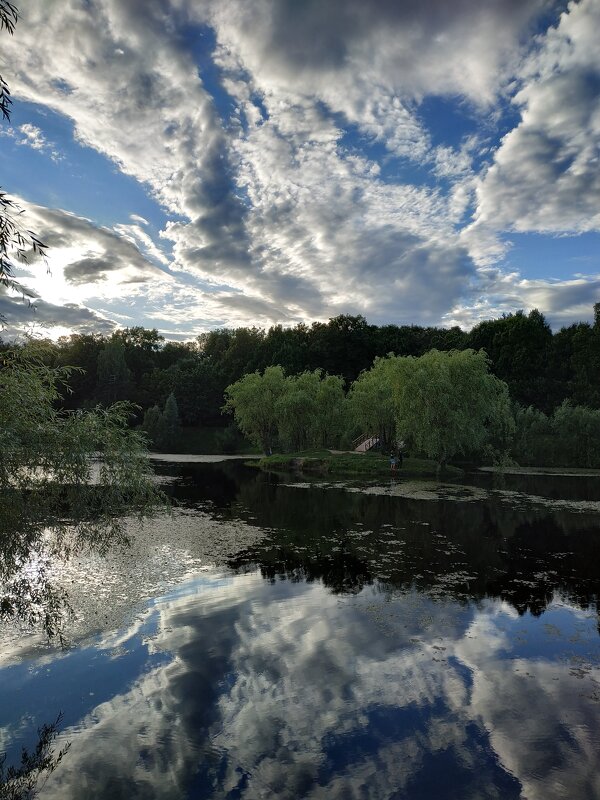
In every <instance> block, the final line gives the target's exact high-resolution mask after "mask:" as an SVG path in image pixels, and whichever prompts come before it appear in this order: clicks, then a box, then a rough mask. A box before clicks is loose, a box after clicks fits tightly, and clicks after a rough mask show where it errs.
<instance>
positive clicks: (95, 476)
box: [0, 345, 161, 635]
mask: <svg viewBox="0 0 600 800" xmlns="http://www.w3.org/2000/svg"><path fill="white" fill-rule="evenodd" d="M42 355H43V354H42ZM42 355H41V354H40V353H39V350H37V349H36V348H35V347H34V346H32V345H29V346H28V347H26V348H21V349H19V350H16V351H7V352H5V353H3V354H2V357H1V361H0V587H1V588H0V618H2V617H20V618H22V619H24V620H26V621H28V622H36V621H38V622H41V624H42V625H43V627H44V629H45V630H46V631H47V633H48V634H50V635H51V634H55V633H59V632H60V624H61V615H62V612H63V610H64V606H65V603H64V593H63V592H62V590H61V589H60V588H57V587H56V586H54V585H53V583H52V582H51V581H50V579H49V578H48V575H47V573H46V571H45V567H44V564H45V563H46V560H45V559H46V556H45V552H46V548H47V547H48V546H50V545H49V541H50V540H49V539H48V538H47V537H46V536H42V534H43V533H44V531H45V532H46V533H47V534H51V540H52V548H53V552H58V553H66V552H69V551H70V550H71V549H73V548H77V547H86V548H90V547H92V548H94V549H96V550H100V551H102V550H104V549H105V548H106V547H108V546H109V545H110V544H112V543H115V542H122V541H124V540H125V536H124V522H123V515H124V514H131V513H137V514H139V515H140V516H142V515H144V514H148V513H152V512H153V511H154V510H155V509H156V508H157V507H158V506H159V505H160V502H161V501H160V495H159V494H158V493H157V492H156V490H155V488H154V485H153V483H152V480H151V472H150V468H149V465H148V460H147V458H146V455H145V450H144V446H143V440H142V438H141V437H140V435H139V434H137V433H135V432H133V431H131V430H129V428H128V423H129V419H130V417H131V413H132V411H131V407H130V406H129V405H128V404H127V403H117V404H115V405H113V406H111V407H110V408H106V409H100V408H99V409H96V410H94V411H88V412H83V411H79V412H76V413H67V412H65V411H62V410H61V409H60V406H59V403H60V396H61V391H65V387H66V383H67V381H68V379H69V375H70V373H71V371H70V370H69V369H68V368H65V367H59V368H52V367H48V366H46V365H45V364H44V361H43V357H42ZM32 558H33V560H34V563H37V565H38V571H37V573H35V574H34V572H35V571H34V572H32V571H31V570H29V571H28V570H27V569H26V567H27V565H28V564H29V563H30V561H31V559H32ZM24 570H25V571H24Z"/></svg>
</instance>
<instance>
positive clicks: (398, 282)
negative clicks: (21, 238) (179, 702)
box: [3, 0, 600, 334]
mask: <svg viewBox="0 0 600 800" xmlns="http://www.w3.org/2000/svg"><path fill="white" fill-rule="evenodd" d="M599 22H600V0H580V2H571V3H569V4H568V5H565V4H562V3H559V2H551V0H495V1H494V2H491V3H486V4H481V3H475V2H473V1H472V0H459V2H456V3H452V4H449V3H447V2H445V1H443V0H432V2H430V3H428V4H423V3H418V2H405V3H394V2H388V0H379V1H378V2H374V3H369V4H365V3H363V2H359V0H350V1H349V2H348V1H346V2H342V0H339V2H338V0H334V1H333V2H331V3H327V4H316V3H301V4H299V3H296V2H292V0H289V2H275V0H249V1H248V2H242V0H218V2H217V0H214V1H211V0H205V1H204V2H201V3H196V2H191V1H190V0H171V2H170V3H163V2H158V1H155V2H145V3H140V2H139V0H97V2H95V3H94V4H87V3H83V2H81V0H68V2H63V1H62V0H61V1H60V2H59V1H58V0H46V1H45V2H42V0H34V1H33V2H31V3H29V4H27V6H26V7H24V8H23V9H22V17H21V19H20V21H19V25H18V27H17V31H16V33H15V36H14V37H13V38H12V39H9V38H8V37H6V36H5V37H4V43H3V46H4V48H5V52H6V57H5V60H6V63H7V68H6V70H5V72H6V77H7V78H8V79H9V81H10V85H11V88H12V90H13V93H14V95H15V97H16V99H17V103H18V102H19V101H27V102H28V103H29V105H28V106H27V108H28V109H32V113H33V110H36V109H39V110H40V113H41V114H42V116H40V114H38V115H37V116H36V117H35V123H34V122H33V121H26V122H24V123H21V124H20V125H19V126H18V127H15V128H14V129H9V135H8V136H7V137H5V139H4V141H5V142H8V143H11V142H13V143H14V147H15V148H16V150H15V152H17V151H18V153H19V154H20V157H21V158H23V159H25V156H26V154H27V150H28V148H27V147H20V146H19V145H22V144H27V145H29V148H34V149H35V150H36V151H37V153H39V154H40V155H41V154H45V157H47V158H48V159H50V160H52V159H55V160H56V159H60V164H61V169H74V170H75V169H76V170H79V169H82V167H80V166H79V165H78V163H77V160H78V159H84V155H82V154H84V153H85V148H78V147H77V144H76V143H79V144H80V145H84V146H85V147H87V148H92V149H93V150H94V151H97V152H98V153H100V154H102V155H103V156H104V157H105V158H106V159H108V161H109V162H112V164H113V165H115V166H116V168H117V169H118V170H119V171H120V172H121V173H123V174H125V175H127V176H130V177H131V178H133V179H134V180H135V181H137V182H139V184H140V185H141V186H142V187H144V189H145V191H146V192H147V193H148V195H149V196H150V197H151V198H153V199H154V200H155V201H156V204H157V207H156V211H157V213H156V222H155V223H154V224H150V223H149V221H148V219H149V210H148V209H147V208H144V209H143V210H142V209H139V208H136V207H134V206H132V207H131V208H130V209H129V214H128V215H127V216H129V215H131V216H130V218H129V219H124V218H122V217H121V216H115V217H114V218H113V219H111V220H110V233H107V234H106V235H107V236H108V235H110V236H111V237H112V239H111V240H110V246H109V241H108V239H106V238H104V239H103V240H101V237H102V232H103V231H107V230H108V229H107V228H105V227H102V226H99V225H96V226H92V224H91V223H89V224H90V225H91V226H92V227H95V229H96V231H99V232H100V233H95V234H94V235H93V236H92V238H94V239H95V241H96V242H97V244H98V246H99V247H100V252H97V250H94V248H93V247H90V248H88V250H86V251H85V252H82V253H81V256H80V257H77V258H76V257H73V258H71V259H70V260H69V261H68V263H67V262H65V260H64V258H62V256H57V255H56V254H55V253H54V251H51V265H52V272H53V274H54V275H58V274H59V273H60V276H61V277H60V280H64V282H65V283H66V284H69V286H70V287H71V291H72V294H69V293H68V292H66V291H65V292H64V293H63V294H64V296H63V295H61V296H60V298H59V297H58V295H57V294H56V293H55V294H54V295H52V296H51V298H50V299H54V300H57V301H60V302H65V299H67V300H69V299H70V300H77V301H78V302H85V303H86V304H88V305H90V307H92V308H94V307H95V308H97V309H100V306H98V305H96V306H95V305H94V304H95V303H96V304H97V302H98V301H97V300H95V299H94V295H93V292H91V291H89V290H86V293H85V294H84V293H82V287H84V286H85V287H89V286H92V285H95V286H96V287H97V286H98V285H99V284H100V283H104V284H106V288H105V289H104V290H103V292H102V293H101V294H102V309H103V310H107V309H109V310H110V311H111V312H112V313H114V314H115V316H116V318H119V319H122V320H123V321H125V322H126V321H127V320H130V321H132V322H135V321H138V322H140V321H141V322H143V323H144V324H156V325H158V326H159V327H161V328H162V329H164V330H169V329H170V330H173V329H174V328H176V329H177V331H179V332H180V333H181V334H184V333H185V332H186V331H187V332H188V333H189V334H192V333H194V332H197V331H199V330H201V329H203V328H206V327H212V326H215V325H223V324H225V325H235V324H243V323H249V324H252V323H258V324H262V325H268V324H270V323H272V322H283V323H284V324H293V323H295V322H297V321H301V320H308V319H314V318H326V317H328V316H331V315H334V314H338V313H363V314H365V315H366V316H367V318H368V319H369V320H370V321H372V322H390V321H393V322H417V323H419V322H421V323H433V324H436V323H446V324H447V323H451V322H456V321H459V322H461V323H462V324H467V325H468V324H472V323H473V322H475V321H477V319H479V318H481V317H483V316H486V315H487V314H489V313H494V312H495V310H497V309H502V310H515V309H516V308H519V307H525V308H531V307H532V306H533V305H534V304H539V305H540V306H541V308H542V310H544V311H547V312H550V314H551V318H552V321H553V322H554V323H561V322H565V321H566V322H568V321H572V320H573V319H579V318H581V317H582V316H583V317H588V316H589V315H590V313H591V305H592V302H593V301H594V299H599V297H600V295H599V294H598V281H597V278H596V277H595V276H596V275H597V274H600V263H599V261H598V258H597V257H592V263H591V270H592V271H591V273H590V274H588V275H587V276H585V277H583V278H581V277H578V276H577V275H576V274H575V271H574V270H572V269H571V268H570V265H568V264H567V265H564V266H563V267H562V268H561V270H560V274H559V281H558V283H557V282H554V281H549V280H548V278H549V276H550V273H548V274H547V275H544V274H539V273H538V274H535V275H534V274H529V273H528V270H529V265H528V259H527V257H526V256H524V257H523V258H522V262H521V263H518V264H516V265H511V268H508V267H507V265H506V263H505V258H506V255H507V253H508V252H509V251H510V236H511V234H513V233H520V234H528V235H535V234H543V235H545V236H550V235H558V234H560V235H563V234H569V235H576V234H581V233H582V232H587V233H595V232H597V231H598V228H599V224H600V218H599V216H598V208H599V205H598V200H599V189H600V185H599V184H598V180H599V179H598V169H597V164H598V149H599V147H600V122H599V120H600V116H599V97H600V56H599V55H598V48H597V47H596V46H595V40H594V32H595V31H596V30H597V29H598V25H599ZM58 42H60V46H59V45H58V44H57V43H58ZM48 111H52V112H57V113H58V114H59V115H61V116H64V117H66V118H67V119H69V120H70V121H71V123H72V126H73V137H74V142H75V143H74V142H73V140H72V139H71V140H69V141H67V140H66V139H64V134H63V140H61V141H59V140H58V139H59V137H58V136H57V134H56V132H55V130H49V131H48V132H46V130H45V128H44V124H43V123H44V117H43V113H47V112H48ZM30 152H31V151H30ZM65 154H66V155H65ZM23 163H24V164H25V162H23ZM82 163H83V162H82ZM86 163H87V162H86ZM57 168H58V167H57ZM85 168H87V169H92V167H89V166H86V167H85ZM23 169H26V166H24V167H23ZM93 169H94V170H98V169H99V167H98V164H97V162H94V166H93ZM105 169H106V174H107V175H108V174H109V172H108V171H109V165H108V163H106V166H105ZM56 180H57V184H56V187H55V193H56V197H57V201H58V202H57V205H62V206H63V207H70V208H71V209H72V210H76V207H75V206H73V205H70V201H69V198H67V197H65V198H61V188H60V187H61V182H60V177H59V176H58V174H57V176H56ZM106 182H107V185H108V186H109V187H110V179H109V178H106ZM9 188H10V187H9ZM109 191H110V189H109ZM115 191H118V190H117V189H115ZM24 195H25V196H26V197H27V199H28V200H30V201H34V202H35V201H36V200H38V198H36V196H34V195H35V191H33V190H32V189H31V188H30V189H29V191H27V192H24ZM38 202H39V200H38ZM159 208H160V209H162V211H160V210H159ZM138 212H140V213H138ZM53 213H55V212H54V211H53V210H52V209H50V208H47V209H46V210H45V212H43V211H42V210H41V208H40V207H39V206H38V214H39V215H41V216H45V222H46V223H47V224H46V226H45V228H44V229H45V231H46V232H47V233H48V234H49V239H50V240H51V241H49V244H51V243H52V241H56V236H58V238H59V241H60V244H61V246H62V247H64V248H66V247H69V246H70V244H68V243H67V241H66V239H65V236H67V232H66V231H65V230H64V229H61V228H60V225H61V224H64V216H60V213H62V212H56V213H59V217H60V219H59V220H57V224H58V227H59V233H57V234H56V236H54V235H53V232H52V225H53V224H54V222H55V221H54V219H53V217H52V214H53ZM165 213H166V215H167V220H166V222H165V219H164V214H165ZM150 216H151V215H150ZM73 219H75V217H73ZM102 221H103V224H104V225H105V224H106V211H104V212H103V215H102ZM61 230H62V234H61V233H60V231H61ZM68 236H70V237H72V239H70V240H69V241H72V240H75V239H76V240H77V242H78V246H80V244H81V243H80V238H81V231H80V229H78V228H77V227H76V225H75V223H74V222H73V223H72V225H71V227H70V228H69V231H68ZM90 236H91V234H90ZM77 237H79V239H78V238H77ZM99 237H100V238H99ZM507 237H509V238H508V239H507ZM574 241H576V240H574ZM599 241H600V240H599ZM595 245H597V242H593V243H592V244H591V245H590V247H591V248H592V251H593V249H594V246H595ZM574 247H576V245H575V244H574ZM113 256H114V257H113ZM61 259H62V260H61ZM515 267H516V269H515ZM152 268H156V269H157V270H159V271H158V272H154V273H153V272H152ZM554 276H555V275H554ZM115 278H117V280H118V281H119V282H120V283H121V284H125V283H129V284H130V285H132V284H133V283H134V282H135V283H136V284H137V286H136V287H135V288H134V289H133V290H132V291H130V292H128V294H127V298H125V297H124V293H123V291H122V290H119V291H120V294H119V296H113V297H110V291H109V289H108V285H109V284H110V285H114V281H115ZM32 280H33V286H34V288H35V289H36V290H37V291H40V292H42V293H43V294H44V296H46V294H45V290H46V288H47V286H48V282H47V281H38V280H36V279H32ZM577 281H579V283H577ZM575 285H580V286H583V287H584V288H585V289H586V290H589V291H590V294H589V297H588V299H587V302H583V301H582V300H581V298H580V297H577V299H576V300H573V298H574V291H573V287H574V286H575ZM116 294H117V293H116V292H113V295H116ZM107 303H108V305H107ZM184 309H186V310H187V318H186V317H185V316H183V312H184Z"/></svg>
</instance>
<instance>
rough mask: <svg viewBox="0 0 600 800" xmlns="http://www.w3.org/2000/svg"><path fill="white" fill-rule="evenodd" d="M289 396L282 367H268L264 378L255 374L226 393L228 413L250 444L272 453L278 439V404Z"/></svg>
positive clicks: (231, 386) (225, 406)
mask: <svg viewBox="0 0 600 800" xmlns="http://www.w3.org/2000/svg"><path fill="white" fill-rule="evenodd" d="M284 392H285V375H284V373H283V370H282V369H281V367H267V369H266V370H265V371H264V373H263V374H262V375H261V374H260V373H259V372H252V373H250V374H249V375H245V376H244V377H243V378H241V379H240V380H239V381H236V382H235V383H233V384H231V385H230V386H228V387H227V388H226V389H225V405H224V407H223V410H224V411H230V412H232V413H233V415H234V418H235V421H236V423H237V425H238V427H239V429H240V430H241V431H242V433H243V434H245V435H246V436H247V437H248V438H249V439H250V441H252V442H254V443H255V444H256V445H257V446H258V447H262V449H263V451H264V452H265V453H269V452H271V450H272V449H273V446H274V444H275V442H276V439H277V432H278V431H277V403H278V401H279V399H280V398H281V397H282V395H283V394H284Z"/></svg>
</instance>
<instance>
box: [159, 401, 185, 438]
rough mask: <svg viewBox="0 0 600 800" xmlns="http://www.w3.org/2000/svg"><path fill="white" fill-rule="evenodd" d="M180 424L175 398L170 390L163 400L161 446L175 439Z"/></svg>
mask: <svg viewBox="0 0 600 800" xmlns="http://www.w3.org/2000/svg"><path fill="white" fill-rule="evenodd" d="M180 424H181V422H180V419H179V408H178V407H177V400H176V399H175V395H174V394H173V392H171V394H170V395H169V396H168V397H167V400H166V402H165V409H164V411H163V415H162V428H163V430H162V433H163V442H162V446H163V447H164V446H165V445H168V444H169V443H170V442H174V441H175V440H176V439H177V436H178V435H179V428H180Z"/></svg>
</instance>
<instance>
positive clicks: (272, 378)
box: [225, 366, 345, 453]
mask: <svg viewBox="0 0 600 800" xmlns="http://www.w3.org/2000/svg"><path fill="white" fill-rule="evenodd" d="M225 396H226V398H227V402H226V404H225V410H226V411H232V412H233V413H234V417H235V420H236V422H237V424H238V426H239V428H240V430H241V431H242V432H243V433H244V434H246V436H248V438H249V439H251V441H253V442H254V443H255V444H257V445H258V446H260V447H262V448H263V450H264V452H265V453H269V452H270V451H271V450H272V449H273V447H275V446H276V444H277V443H279V444H280V445H281V446H283V447H284V448H288V449H296V450H297V449H304V448H306V447H311V446H321V445H323V444H325V445H327V444H331V445H335V444H337V443H338V442H339V439H340V436H341V435H342V433H343V428H344V422H343V421H344V405H345V398H344V391H343V380H342V378H339V377H334V376H331V375H325V376H323V374H322V372H321V370H315V371H314V372H302V373H300V374H299V375H290V376H288V377H286V376H285V374H284V372H283V369H282V368H281V367H279V366H277V367H267V369H265V371H264V373H263V374H262V375H261V374H260V373H258V372H255V373H252V374H251V375H246V376H245V377H244V378H242V379H241V380H239V381H237V382H236V383H234V384H232V385H231V386H228V387H227V389H226V390H225Z"/></svg>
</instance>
